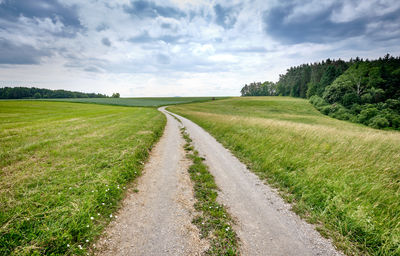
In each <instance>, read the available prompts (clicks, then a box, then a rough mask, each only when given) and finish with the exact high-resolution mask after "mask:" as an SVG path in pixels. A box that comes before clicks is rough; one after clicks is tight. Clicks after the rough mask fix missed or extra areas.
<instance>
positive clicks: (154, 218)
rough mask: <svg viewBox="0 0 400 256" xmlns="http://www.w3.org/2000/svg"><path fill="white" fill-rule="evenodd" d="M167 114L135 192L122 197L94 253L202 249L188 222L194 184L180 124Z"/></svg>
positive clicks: (183, 252)
mask: <svg viewBox="0 0 400 256" xmlns="http://www.w3.org/2000/svg"><path fill="white" fill-rule="evenodd" d="M166 116H167V125H166V127H165V130H164V134H163V136H162V137H161V139H160V141H159V142H158V143H157V144H156V146H155V147H154V148H153V150H152V152H151V155H150V158H149V162H148V163H146V165H145V168H144V174H143V175H142V176H141V177H140V178H139V180H138V185H137V189H138V190H139V192H138V193H134V192H131V193H130V194H129V195H128V197H127V198H126V199H125V200H124V202H123V207H122V208H121V210H120V211H119V213H118V214H117V216H118V218H117V219H116V220H115V221H113V222H112V223H111V224H110V225H109V227H108V228H107V230H106V232H105V235H104V237H102V238H100V239H99V242H98V243H97V245H96V247H97V248H98V249H97V255H113V256H118V255H146V256H147V255H200V254H201V253H202V252H203V251H204V250H205V249H206V247H207V244H206V242H205V241H204V240H200V238H199V231H198V229H197V227H196V226H194V225H193V224H192V223H191V221H192V219H193V214H194V208H193V204H194V197H193V186H192V183H191V180H190V177H189V174H188V172H187V170H188V168H189V165H190V161H189V160H187V159H186V156H185V152H184V150H183V145H184V140H183V138H182V137H181V133H180V130H179V128H180V124H179V123H178V122H177V121H176V120H175V119H174V118H173V117H171V116H169V115H166Z"/></svg>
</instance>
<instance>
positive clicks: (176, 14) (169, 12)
mask: <svg viewBox="0 0 400 256" xmlns="http://www.w3.org/2000/svg"><path fill="white" fill-rule="evenodd" d="M124 10H125V12H127V13H129V14H131V15H134V16H136V17H139V18H155V17H158V16H162V17H167V18H175V19H179V18H182V17H185V16H186V14H185V13H184V12H182V11H181V10H179V9H177V8H173V7H166V6H160V5H157V4H155V3H153V2H148V1H132V2H131V5H130V6H125V7H124Z"/></svg>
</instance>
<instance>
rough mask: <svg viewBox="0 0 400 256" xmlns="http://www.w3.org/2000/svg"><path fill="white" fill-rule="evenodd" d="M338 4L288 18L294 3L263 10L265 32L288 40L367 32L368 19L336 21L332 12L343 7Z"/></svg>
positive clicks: (323, 38)
mask: <svg viewBox="0 0 400 256" xmlns="http://www.w3.org/2000/svg"><path fill="white" fill-rule="evenodd" d="M340 7H341V6H340V4H336V5H333V6H331V7H330V8H327V9H326V10H324V11H321V12H319V13H317V14H314V15H312V14H307V15H304V18H303V19H301V18H299V19H296V20H294V21H286V20H285V19H286V18H287V17H288V16H289V15H290V14H292V13H293V10H294V8H295V5H294V4H290V5H281V6H278V7H275V8H273V9H271V10H269V11H268V12H266V13H264V17H263V18H264V23H265V26H266V32H267V33H268V34H269V35H272V36H273V37H276V38H278V39H280V40H281V41H284V42H287V43H303V42H315V43H320V42H324V41H328V40H332V39H340V38H347V37H351V36H358V35H361V34H363V33H364V32H365V27H366V24H365V20H363V19H358V20H354V21H351V22H341V23H334V22H332V21H331V20H330V17H331V15H332V13H333V12H334V11H335V10H338V9H339V8H340Z"/></svg>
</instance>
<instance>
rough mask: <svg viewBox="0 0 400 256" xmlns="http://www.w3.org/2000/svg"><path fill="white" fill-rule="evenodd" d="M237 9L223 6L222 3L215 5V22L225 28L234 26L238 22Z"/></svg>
mask: <svg viewBox="0 0 400 256" xmlns="http://www.w3.org/2000/svg"><path fill="white" fill-rule="evenodd" d="M235 9H236V8H235V7H223V6H221V5H220V4H216V5H214V12H215V15H216V18H215V22H216V23H217V24H218V25H220V26H222V27H224V28H225V29H229V28H232V27H233V26H234V25H235V23H236V15H237V14H236V13H235V11H234V10H235Z"/></svg>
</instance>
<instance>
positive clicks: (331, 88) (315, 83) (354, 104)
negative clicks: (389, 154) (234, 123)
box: [241, 54, 400, 129]
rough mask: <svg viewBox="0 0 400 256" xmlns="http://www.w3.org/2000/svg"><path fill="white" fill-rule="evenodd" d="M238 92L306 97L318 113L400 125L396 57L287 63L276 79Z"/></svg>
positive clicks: (399, 76) (399, 65)
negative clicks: (289, 65) (295, 64)
mask: <svg viewBox="0 0 400 256" xmlns="http://www.w3.org/2000/svg"><path fill="white" fill-rule="evenodd" d="M241 93H242V96H261V95H265V96H277V95H281V96H292V97H301V98H309V99H310V102H311V103H312V104H313V105H314V106H315V107H316V108H317V109H318V110H320V111H321V112H322V113H324V114H326V115H329V116H332V117H335V118H338V119H343V120H349V121H352V122H356V123H362V124H365V125H368V126H371V127H374V128H387V127H390V128H394V129H400V58H399V57H393V56H390V55H389V54H387V55H386V56H384V57H383V58H379V59H377V60H368V59H366V60H363V59H360V58H358V57H357V58H355V59H351V60H350V61H343V60H340V59H339V60H330V59H327V60H326V61H322V62H318V63H313V64H304V65H300V66H297V67H291V68H290V69H288V70H287V72H286V73H285V74H283V75H280V76H279V81H278V82H277V83H273V82H264V83H259V82H258V83H257V82H254V83H251V84H249V85H245V86H244V87H243V88H242V90H241Z"/></svg>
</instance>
